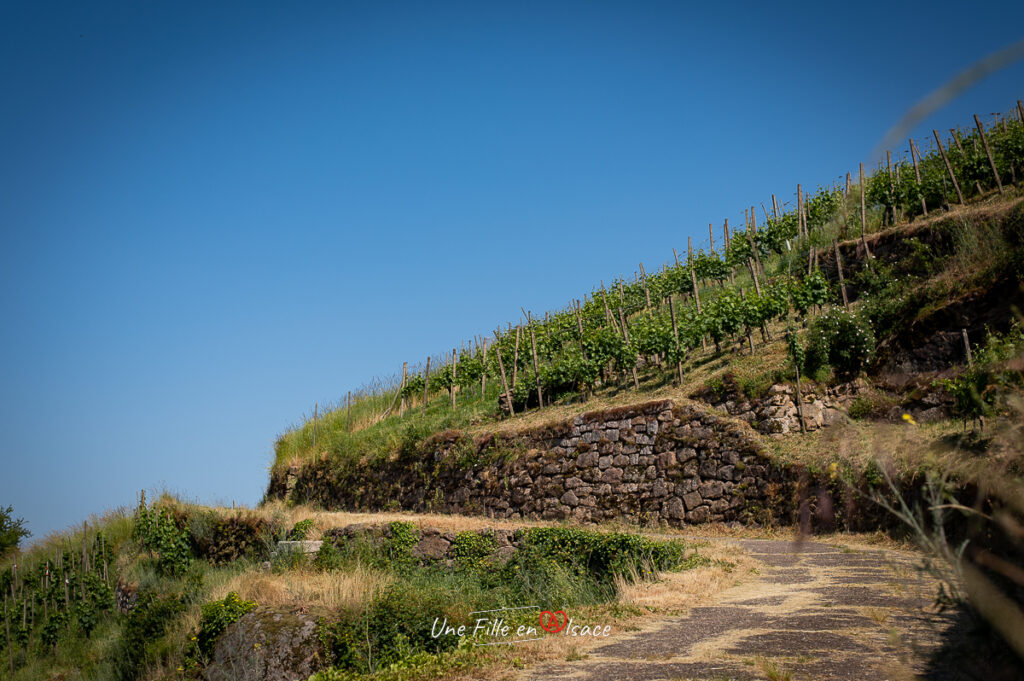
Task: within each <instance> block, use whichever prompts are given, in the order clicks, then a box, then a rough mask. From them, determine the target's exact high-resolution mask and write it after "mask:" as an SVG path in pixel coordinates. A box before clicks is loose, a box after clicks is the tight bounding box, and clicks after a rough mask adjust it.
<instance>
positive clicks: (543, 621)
mask: <svg viewBox="0 0 1024 681" xmlns="http://www.w3.org/2000/svg"><path fill="white" fill-rule="evenodd" d="M559 615H561V616H562V618H561V620H559V618H558V616H559ZM538 619H539V620H540V628H541V629H543V630H544V631H546V632H548V633H549V634H557V633H558V632H560V631H561V630H562V629H565V626H566V625H567V624H568V623H569V616H568V615H566V614H565V611H564V610H555V611H554V612H551V611H550V610H545V611H544V612H542V613H541V614H540V617H539V618H538Z"/></svg>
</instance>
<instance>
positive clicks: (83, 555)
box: [82, 402, 317, 563]
mask: <svg viewBox="0 0 1024 681" xmlns="http://www.w3.org/2000/svg"><path fill="white" fill-rule="evenodd" d="M316 410H317V403H316V402H314V403H313V449H316ZM82 563H85V536H84V535H83V536H82Z"/></svg>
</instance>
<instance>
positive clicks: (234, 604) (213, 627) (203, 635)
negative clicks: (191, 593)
mask: <svg viewBox="0 0 1024 681" xmlns="http://www.w3.org/2000/svg"><path fill="white" fill-rule="evenodd" d="M255 607H256V601H244V600H242V599H241V598H239V597H238V594H236V593H235V592H234V591H232V592H231V593H229V594H228V595H227V596H225V597H224V600H222V601H213V602H211V603H207V604H206V605H204V606H203V615H202V618H201V619H200V620H199V633H198V634H197V635H196V638H197V640H198V644H199V650H200V652H201V653H202V654H203V655H204V656H206V657H209V656H210V655H211V654H212V653H213V646H214V644H215V643H216V642H217V637H218V636H220V635H221V634H222V633H223V632H224V630H225V629H227V628H228V627H229V626H230V625H232V624H234V623H235V622H237V621H238V619H239V618H240V617H241V616H242V615H244V614H245V613H247V612H249V611H250V610H252V609H253V608H255Z"/></svg>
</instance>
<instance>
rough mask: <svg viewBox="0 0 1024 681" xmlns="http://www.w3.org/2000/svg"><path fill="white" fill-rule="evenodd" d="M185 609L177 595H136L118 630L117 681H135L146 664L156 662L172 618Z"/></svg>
mask: <svg viewBox="0 0 1024 681" xmlns="http://www.w3.org/2000/svg"><path fill="white" fill-rule="evenodd" d="M184 611H185V604H184V603H182V601H181V599H180V598H178V597H177V596H167V597H160V596H157V595H156V594H154V593H145V594H142V595H140V596H139V599H138V601H137V602H136V603H135V607H134V608H132V611H131V613H130V614H129V615H128V618H127V621H126V622H125V624H124V627H123V629H122V631H121V639H120V641H119V643H118V650H117V653H116V656H115V658H114V659H115V672H116V674H117V678H118V679H119V680H120V681H134V680H135V679H137V678H138V677H139V675H140V673H141V672H142V671H143V669H144V667H145V666H146V665H147V664H148V663H151V662H154V661H155V658H156V657H157V655H156V648H157V646H158V643H159V639H160V638H162V637H163V635H164V632H165V631H166V630H167V626H168V625H169V624H170V623H171V621H172V620H173V619H174V618H175V617H177V616H178V615H180V614H181V613H182V612H184Z"/></svg>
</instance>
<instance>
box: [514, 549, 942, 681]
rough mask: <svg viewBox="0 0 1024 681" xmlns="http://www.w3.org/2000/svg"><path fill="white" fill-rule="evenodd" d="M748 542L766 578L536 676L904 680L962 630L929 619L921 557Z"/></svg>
mask: <svg viewBox="0 0 1024 681" xmlns="http://www.w3.org/2000/svg"><path fill="white" fill-rule="evenodd" d="M740 543H741V544H742V546H743V548H744V549H746V551H747V552H748V553H749V554H750V555H752V556H753V557H754V558H755V559H757V560H758V561H760V562H761V563H762V564H763V565H762V566H761V567H760V568H759V575H758V577H757V578H755V579H753V580H750V581H747V582H745V583H743V584H741V585H739V586H736V587H733V588H732V589H729V590H727V591H725V592H723V593H722V594H721V596H720V597H719V598H718V599H717V600H716V602H715V604H714V605H711V606H707V607H698V608H693V609H692V610H691V611H690V612H689V613H688V614H687V615H686V616H684V617H677V618H672V619H667V620H660V621H658V622H654V623H652V624H651V625H650V626H648V627H644V628H643V629H642V630H640V631H637V632H631V633H628V634H625V635H623V636H620V637H619V638H618V640H616V641H615V642H614V643H610V644H605V645H601V646H599V647H595V648H591V649H590V650H588V651H587V656H586V657H585V659H582V660H579V661H575V662H559V663H548V664H544V665H539V666H537V667H534V668H531V669H529V670H527V673H526V675H525V676H524V678H530V679H550V680H558V679H565V680H568V679H572V680H573V681H618V680H621V681H654V680H656V679H701V680H705V679H707V680H712V679H713V680H715V681H719V680H723V679H770V680H771V681H785V680H786V679H793V681H796V680H798V679H848V680H850V681H886V680H889V681H896V680H897V679H909V678H912V677H913V675H914V674H915V673H920V672H922V671H923V670H924V658H925V657H926V656H927V654H928V653H929V652H931V651H932V650H934V648H935V646H936V645H938V640H939V638H940V634H941V632H942V631H943V630H944V629H945V628H946V627H948V626H950V624H951V622H950V620H949V618H946V617H942V616H938V615H934V614H931V613H930V612H929V611H927V610H926V608H927V607H928V606H929V605H930V604H931V602H932V596H933V595H934V594H935V584H934V583H933V582H931V581H929V580H926V579H924V578H922V577H921V576H920V575H919V573H918V572H917V571H916V570H915V569H914V564H915V560H916V557H915V556H913V555H912V554H905V553H899V552H894V551H887V550H851V549H845V548H843V547H839V546H832V545H829V544H822V543H818V542H802V543H794V542H791V541H772V540H744V541H741V542H740Z"/></svg>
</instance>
